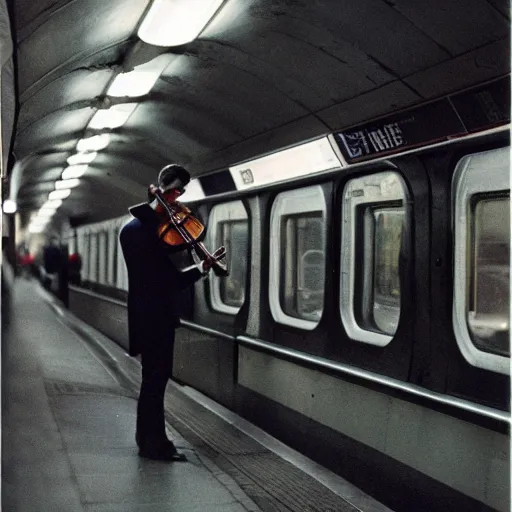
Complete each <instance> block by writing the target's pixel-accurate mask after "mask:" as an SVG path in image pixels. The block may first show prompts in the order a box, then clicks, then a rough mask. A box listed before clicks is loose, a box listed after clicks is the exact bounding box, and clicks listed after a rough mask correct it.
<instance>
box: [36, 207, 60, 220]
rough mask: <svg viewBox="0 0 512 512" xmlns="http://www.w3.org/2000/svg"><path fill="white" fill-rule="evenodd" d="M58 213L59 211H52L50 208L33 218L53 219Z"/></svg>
mask: <svg viewBox="0 0 512 512" xmlns="http://www.w3.org/2000/svg"><path fill="white" fill-rule="evenodd" d="M56 211H57V210H51V209H50V208H46V209H43V210H39V211H38V212H37V215H36V216H35V217H33V219H48V218H50V217H53V216H54V215H55V212H56Z"/></svg>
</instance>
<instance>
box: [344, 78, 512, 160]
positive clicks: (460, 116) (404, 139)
mask: <svg viewBox="0 0 512 512" xmlns="http://www.w3.org/2000/svg"><path fill="white" fill-rule="evenodd" d="M509 121H510V82H509V77H505V78H502V79H500V80H497V81H495V82H492V83H489V84H486V85H484V86H481V87H478V88H475V89H472V90H469V91H465V92H462V93H459V94H455V95H452V96H449V97H447V98H443V99H440V100H437V101H434V102H432V103H428V104H427V105H422V106H419V107H416V108H412V109H409V110H406V111H404V112H401V113H398V114H394V115H391V116H388V117H385V118H382V119H379V120H377V121H372V122H370V123H365V124H363V125H360V126H356V127H353V128H349V129H348V130H344V131H342V132H338V133H335V134H334V138H335V140H336V142H337V144H338V146H339V148H340V150H341V152H342V154H343V156H344V157H345V159H346V160H347V161H348V162H349V163H353V162H359V161H363V160H368V159H371V158H375V157H376V156H383V155H388V154H393V153H398V152H401V151H404V150H406V149H412V148H415V147H419V146H424V145H426V144H432V143H435V142H439V141H443V140H446V139H447V138H449V137H456V136H461V135H464V134H468V133H471V132H475V131H480V130H485V129H488V128H492V127H495V126H499V125H502V124H505V123H507V122H509Z"/></svg>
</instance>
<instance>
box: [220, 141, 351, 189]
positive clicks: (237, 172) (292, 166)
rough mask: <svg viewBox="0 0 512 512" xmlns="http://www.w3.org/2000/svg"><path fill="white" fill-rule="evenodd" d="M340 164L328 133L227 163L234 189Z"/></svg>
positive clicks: (305, 173)
mask: <svg viewBox="0 0 512 512" xmlns="http://www.w3.org/2000/svg"><path fill="white" fill-rule="evenodd" d="M340 167H341V164H340V161H339V160H338V158H337V156H336V153H334V151H333V149H332V147H331V144H330V143H329V140H328V139H327V137H324V138H322V139H318V140H315V141H313V142H307V143H306V144H302V145H300V146H296V147H294V148H290V149H285V150H283V151H279V152H278V153H273V154H272V155H268V156H264V157H262V158H257V159H256V160H251V161H249V162H246V163H244V164H238V165H234V166H233V167H230V168H229V170H230V171H231V176H233V181H234V182H235V184H236V188H237V190H242V189H247V188H251V187H257V186H259V185H265V184H267V183H276V182H278V181H284V180H289V179H292V178H297V177H299V176H306V175H310V174H314V173H316V172H321V171H326V170H328V169H336V168H340Z"/></svg>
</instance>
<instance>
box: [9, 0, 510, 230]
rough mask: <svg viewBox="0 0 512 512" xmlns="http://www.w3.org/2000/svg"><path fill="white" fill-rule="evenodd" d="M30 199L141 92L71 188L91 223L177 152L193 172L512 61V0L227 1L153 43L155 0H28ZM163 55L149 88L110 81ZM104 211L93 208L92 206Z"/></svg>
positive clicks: (25, 61)
mask: <svg viewBox="0 0 512 512" xmlns="http://www.w3.org/2000/svg"><path fill="white" fill-rule="evenodd" d="M10 4H11V5H10V7H11V17H12V21H13V34H14V38H15V56H16V67H17V90H18V105H19V109H18V116H17V125H16V129H15V135H14V143H13V151H14V155H15V159H16V162H18V167H19V169H21V171H22V177H21V187H20V190H19V194H18V202H19V207H20V209H21V210H22V211H23V212H29V211H32V210H34V209H36V208H37V207H39V206H40V205H41V204H42V203H43V202H44V201H45V200H46V199H47V196H48V191H49V190H51V189H52V188H53V185H52V184H53V183H54V181H55V180H56V179H58V178H59V176H60V173H61V172H62V170H63V169H64V168H65V167H66V166H67V163H66V159H67V158H68V157H69V156H71V155H72V154H73V153H74V152H75V147H76V144H77V142H78V140H79V139H81V138H83V137H84V136H85V135H93V134H95V132H94V131H91V130H88V131H87V130H86V128H87V125H88V123H89V122H90V120H91V118H92V117H93V115H94V114H95V112H96V111H97V110H98V109H102V108H108V107H109V106H110V105H111V104H112V102H113V103H119V102H133V101H136V102H137V103H138V106H137V108H136V110H135V111H134V112H133V114H132V115H131V116H130V118H129V120H128V122H127V123H126V124H125V125H124V126H123V127H121V128H118V129H114V130H112V131H111V133H112V142H111V143H110V144H109V146H107V148H105V149H104V150H102V151H101V153H100V155H99V156H98V158H97V159H96V160H95V161H94V162H93V164H91V166H90V168H89V171H88V172H87V174H86V175H85V176H84V177H83V178H82V181H83V182H84V183H83V184H82V185H81V186H80V187H79V188H77V189H74V190H73V191H72V194H71V196H70V197H69V198H68V199H66V200H65V202H64V204H63V206H62V208H61V209H62V211H63V212H64V214H66V215H68V216H70V217H76V216H82V217H83V218H84V219H85V218H86V219H87V221H97V220H103V219H106V218H109V217H112V216H116V215H122V214H124V213H125V211H126V207H127V206H129V205H130V204H133V203H136V202H139V201H141V200H143V198H144V195H145V189H146V187H147V185H148V184H149V183H150V182H151V181H154V179H155V177H156V174H157V171H158V169H159V168H160V167H161V166H163V165H165V164H167V163H170V162H179V163H181V164H183V165H185V166H187V167H188V168H189V169H190V170H191V172H192V174H193V176H199V175H202V174H205V173H210V172H212V171H214V170H217V169H222V168H225V167H227V166H228V165H231V164H234V163H237V162H240V161H243V160H245V159H248V158H251V157H255V156H257V155H259V154H262V153H265V152H269V151H272V150H275V149H278V148H281V147H285V146H287V145H290V144H296V143H299V142H301V141H303V140H306V139H310V138H313V137H318V136H321V135H325V134H327V133H330V132H332V131H334V130H338V129H342V128H346V127H348V126H350V125H354V124H356V123H360V122H362V121H366V120H369V119H372V118H375V117H377V116H381V115H384V114H388V113H390V112H393V111H396V110H399V109H402V108H404V107H408V106H411V105H415V104H419V103H423V102H425V101H427V100H429V99H433V98H437V97H440V96H443V95H446V94H448V93H452V92H454V91H457V90H460V89H463V88H466V87H470V86H473V85H476V84H479V83H482V82H485V81H487V80H490V79H493V78H497V77H500V76H503V75H505V74H507V73H508V72H509V68H510V57H509V55H510V54H509V25H510V20H509V18H508V12H509V8H508V2H506V1H505V0H444V1H443V2H442V3H441V2H410V1H408V0H359V1H357V2H353V1H350V0H295V1H294V0H227V2H226V3H225V4H224V6H223V7H222V9H221V10H220V11H219V12H218V13H217V15H216V17H215V18H214V19H213V20H212V22H211V23H210V24H209V25H208V26H207V27H206V29H205V30H204V31H203V32H202V33H201V35H200V36H199V38H197V39H196V40H195V41H193V42H191V43H189V44H187V45H184V46H181V47H178V48H160V47H152V46H150V45H147V44H145V43H143V42H141V41H140V40H139V39H138V37H137V29H138V27H139V25H140V23H141V21H142V19H143V18H144V15H145V13H146V12H147V10H148V8H149V7H150V4H151V2H150V0H109V1H105V0H39V1H38V2H33V1H32V0H12V1H11V2H10ZM160 54H161V55H163V56H161V57H159V58H160V59H167V60H166V61H165V69H164V71H163V73H162V75H161V76H160V78H159V79H158V81H157V83H156V84H155V86H154V87H153V89H152V90H151V92H150V93H149V94H147V95H145V96H143V97H140V98H137V99H136V100H133V99H127V98H115V99H111V98H108V97H106V96H105V93H106V91H107V89H108V87H109V85H110V84H111V82H112V80H113V79H114V77H115V76H116V75H117V74H118V73H120V72H123V71H129V70H130V69H132V68H133V66H134V65H138V64H140V63H143V62H146V61H149V60H151V59H152V58H154V57H156V56H158V55H160ZM86 215H88V216H86Z"/></svg>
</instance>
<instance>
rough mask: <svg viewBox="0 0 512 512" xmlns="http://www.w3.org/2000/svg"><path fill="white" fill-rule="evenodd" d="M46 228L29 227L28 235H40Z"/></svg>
mask: <svg viewBox="0 0 512 512" xmlns="http://www.w3.org/2000/svg"><path fill="white" fill-rule="evenodd" d="M45 227H46V226H32V225H31V226H29V227H28V231H29V233H42V232H43V231H44V229H45Z"/></svg>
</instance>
